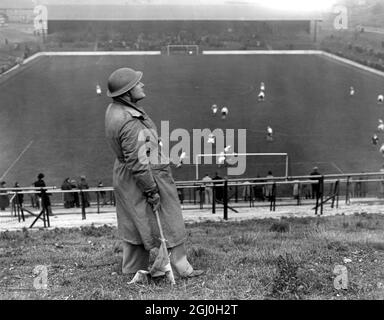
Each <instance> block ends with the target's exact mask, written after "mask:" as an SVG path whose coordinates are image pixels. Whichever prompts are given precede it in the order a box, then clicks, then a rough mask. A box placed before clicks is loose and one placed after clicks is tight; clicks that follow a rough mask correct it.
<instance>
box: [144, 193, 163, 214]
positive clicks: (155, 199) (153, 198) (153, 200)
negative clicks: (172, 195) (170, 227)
mask: <svg viewBox="0 0 384 320" xmlns="http://www.w3.org/2000/svg"><path fill="white" fill-rule="evenodd" d="M147 201H148V203H149V204H150V205H151V206H152V209H153V211H156V210H158V209H159V207H160V195H159V193H158V192H155V193H152V194H150V195H148V196H147Z"/></svg>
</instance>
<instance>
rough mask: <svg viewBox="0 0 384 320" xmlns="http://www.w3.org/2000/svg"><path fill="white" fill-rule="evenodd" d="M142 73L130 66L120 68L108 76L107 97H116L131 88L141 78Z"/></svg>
mask: <svg viewBox="0 0 384 320" xmlns="http://www.w3.org/2000/svg"><path fill="white" fill-rule="evenodd" d="M142 76H143V73H142V72H141V71H135V70H133V69H131V68H120V69H117V70H115V71H114V72H112V74H111V75H110V76H109V78H108V91H107V96H108V97H111V98H113V97H118V96H120V95H122V94H124V93H126V92H127V91H129V90H131V89H132V88H133V87H134V86H135V85H136V84H137V83H138V82H139V81H140V79H141V77H142Z"/></svg>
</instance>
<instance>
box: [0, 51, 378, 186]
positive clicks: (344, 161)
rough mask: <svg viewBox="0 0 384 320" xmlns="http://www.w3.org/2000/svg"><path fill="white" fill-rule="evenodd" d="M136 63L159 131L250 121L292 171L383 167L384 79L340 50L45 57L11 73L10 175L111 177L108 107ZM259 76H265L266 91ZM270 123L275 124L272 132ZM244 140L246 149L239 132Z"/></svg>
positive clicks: (186, 169) (7, 88) (264, 149)
mask: <svg viewBox="0 0 384 320" xmlns="http://www.w3.org/2000/svg"><path fill="white" fill-rule="evenodd" d="M127 66H128V67H132V68H134V69H137V70H141V71H143V72H144V76H143V79H142V82H143V83H144V84H145V91H146V94H147V98H146V99H145V100H143V101H142V102H141V105H142V106H144V108H145V110H146V111H147V113H148V114H149V115H150V116H151V118H152V119H153V120H154V121H155V123H156V125H157V126H158V129H159V131H160V128H161V121H169V130H170V132H172V131H173V130H174V129H178V128H179V129H185V130H187V131H188V132H190V133H192V130H193V129H210V130H214V129H223V130H225V129H234V130H235V132H237V131H236V130H238V129H246V152H248V153H288V155H289V174H290V175H305V174H308V173H309V172H310V171H311V169H312V167H313V166H315V165H316V166H318V167H319V171H320V172H321V173H323V174H330V173H351V172H375V171H378V170H379V169H380V167H381V164H382V163H383V158H382V156H381V154H380V152H379V147H380V145H381V143H383V142H384V133H382V134H380V133H379V134H378V135H379V139H380V140H379V143H378V145H373V144H372V142H371V136H372V135H373V133H375V132H376V130H377V125H378V119H379V118H384V112H383V109H384V105H379V104H378V103H377V100H376V99H377V96H378V94H382V93H384V81H383V80H384V78H382V77H380V76H378V75H375V74H372V73H369V72H368V71H364V70H361V69H358V68H355V67H353V66H349V65H347V64H343V63H340V62H336V61H333V60H332V59H330V58H326V57H323V56H319V55H284V54H281V55H268V54H265V55H217V56H215V55H198V56H179V55H178V56H163V55H161V56H44V57H41V58H39V59H38V60H36V61H34V62H33V63H31V64H30V65H27V66H23V67H22V68H19V70H17V71H15V73H14V74H13V75H12V76H10V77H7V79H0V105H1V108H0V133H1V136H0V149H1V153H0V177H1V179H2V180H5V181H7V185H8V186H12V185H13V184H14V182H15V181H18V182H19V184H20V185H21V186H29V185H30V184H31V183H32V182H33V181H35V180H36V176H37V174H38V173H39V172H43V173H44V174H45V181H46V183H47V184H48V185H56V186H58V187H59V186H60V185H61V183H62V182H63V180H64V179H65V178H66V177H71V178H76V179H78V177H79V176H80V175H86V176H87V179H88V181H89V183H90V185H91V186H95V185H97V182H98V181H99V180H102V181H103V183H104V185H105V186H110V185H111V183H112V166H113V161H114V157H113V155H112V153H111V151H110V149H109V147H108V145H107V143H106V141H105V136H104V114H105V110H106V107H107V105H108V104H109V102H110V101H111V99H110V98H108V97H106V95H105V92H106V88H107V79H108V77H109V75H110V74H111V72H113V71H114V70H115V69H117V68H120V67H127ZM260 82H264V83H265V86H266V89H265V90H266V100H265V101H263V102H259V101H258V93H259V87H260ZM97 84H100V86H101V87H102V89H103V94H102V95H101V96H98V95H97V94H96V91H95V87H96V85H97ZM350 86H353V87H354V88H355V95H354V96H350V95H349V88H350ZM212 104H217V105H218V106H219V108H220V107H222V106H226V107H227V108H228V109H229V114H228V116H227V118H226V119H224V120H223V119H222V118H221V116H220V115H219V114H217V115H213V114H212V111H211V105H212ZM267 126H271V127H272V128H273V130H274V140H273V141H272V142H271V141H267V139H266V128H267ZM159 133H161V132H159ZM191 136H192V134H191ZM235 141H237V134H236V135H235ZM175 144H176V142H171V147H172V145H175ZM233 147H234V151H235V152H237V145H236V143H235V144H234V146H233ZM191 150H192V141H191ZM202 151H203V150H202ZM213 151H215V149H214V150H213ZM216 151H217V152H220V151H221V150H216ZM246 165H247V167H246V171H245V172H244V174H243V175H242V176H236V177H241V178H243V177H247V176H250V177H256V176H257V175H259V176H266V175H267V172H268V170H272V171H273V174H274V175H275V176H281V175H283V174H284V170H283V168H284V159H283V158H277V157H276V158H273V159H271V158H270V159H268V158H262V157H258V158H256V157H248V158H247V163H246ZM215 171H217V172H218V173H219V174H220V175H222V176H224V175H225V174H226V173H225V171H226V168H224V167H221V168H219V167H218V166H215V165H212V166H209V167H204V166H202V167H201V174H204V173H209V174H211V175H213V174H214V172H215ZM173 174H174V177H175V179H176V180H193V179H194V178H195V166H194V165H193V164H189V165H183V166H182V167H181V168H178V169H176V168H175V169H173Z"/></svg>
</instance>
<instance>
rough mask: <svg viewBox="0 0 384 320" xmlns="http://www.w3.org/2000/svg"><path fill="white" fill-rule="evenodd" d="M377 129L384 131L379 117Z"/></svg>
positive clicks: (383, 125) (383, 124)
mask: <svg viewBox="0 0 384 320" xmlns="http://www.w3.org/2000/svg"><path fill="white" fill-rule="evenodd" d="M377 130H379V131H384V123H383V120H381V119H379V125H378V126H377Z"/></svg>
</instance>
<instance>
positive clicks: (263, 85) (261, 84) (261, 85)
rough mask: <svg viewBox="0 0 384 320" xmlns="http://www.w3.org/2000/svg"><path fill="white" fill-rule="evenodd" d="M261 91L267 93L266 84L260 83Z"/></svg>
mask: <svg viewBox="0 0 384 320" xmlns="http://www.w3.org/2000/svg"><path fill="white" fill-rule="evenodd" d="M260 90H261V91H265V84H264V82H261V83H260Z"/></svg>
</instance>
